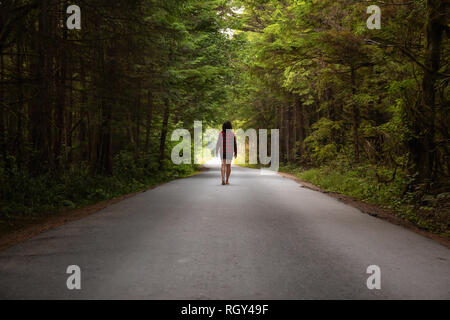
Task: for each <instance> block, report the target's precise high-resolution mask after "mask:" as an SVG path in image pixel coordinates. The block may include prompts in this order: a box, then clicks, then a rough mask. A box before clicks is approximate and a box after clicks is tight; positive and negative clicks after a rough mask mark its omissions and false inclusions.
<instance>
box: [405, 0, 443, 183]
mask: <svg viewBox="0 0 450 320" xmlns="http://www.w3.org/2000/svg"><path fill="white" fill-rule="evenodd" d="M446 5H447V4H446V3H445V1H444V0H427V13H426V30H425V35H426V45H425V54H424V58H425V59H424V61H425V62H424V65H425V68H426V69H425V74H424V77H423V80H422V101H421V103H420V105H419V107H418V109H419V110H417V111H416V112H413V117H412V118H413V119H411V122H412V125H413V129H414V130H413V132H414V133H415V135H414V137H413V138H412V140H411V144H410V149H411V154H412V158H413V161H414V170H415V171H416V172H418V179H419V182H423V181H426V180H429V179H433V178H434V174H435V168H436V161H437V156H436V143H435V121H436V101H435V85H436V81H437V79H438V72H439V69H440V66H441V45H442V39H443V33H444V31H445V28H446V22H445V18H446V14H445V13H446Z"/></svg>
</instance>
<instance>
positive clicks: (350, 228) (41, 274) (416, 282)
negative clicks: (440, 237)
mask: <svg viewBox="0 0 450 320" xmlns="http://www.w3.org/2000/svg"><path fill="white" fill-rule="evenodd" d="M219 176H220V172H219V171H218V168H212V169H211V170H210V171H207V172H204V173H202V174H200V175H198V176H194V177H191V178H188V179H183V180H178V181H173V182H171V183H168V184H166V185H163V186H160V187H158V188H156V189H154V190H151V191H147V192H145V193H142V194H139V195H137V196H136V197H133V198H130V199H127V200H125V201H123V202H120V203H118V204H115V205H113V206H111V207H108V208H107V209H104V210H102V211H100V212H99V213H97V214H94V215H92V216H90V217H88V218H85V219H82V220H80V221H76V222H73V223H69V224H67V225H64V226H61V227H59V228H56V229H54V230H51V231H49V232H46V233H44V234H41V235H40V236H38V237H36V238H34V239H32V240H30V241H28V242H26V243H23V244H20V245H17V246H15V247H13V248H10V249H8V250H6V251H4V252H2V253H0V299H258V300H259V299H450V250H449V249H448V248H446V247H444V246H442V245H440V244H438V243H436V242H434V241H432V240H429V239H427V238H424V237H423V236H420V235H418V234H416V233H414V232H412V231H409V230H406V229H404V228H402V227H399V226H396V225H392V224H390V223H388V222H385V221H383V220H380V219H377V218H374V217H371V216H369V215H366V214H363V213H361V212H360V211H358V210H357V209H355V208H352V207H350V206H347V205H345V204H343V203H340V202H339V201H337V200H336V199H334V198H331V197H329V196H327V195H325V194H322V193H319V192H315V191H311V190H309V189H305V188H302V187H301V186H300V185H299V184H297V183H296V182H294V181H292V180H290V179H287V178H283V177H281V176H278V175H276V176H265V175H261V174H260V172H259V170H252V169H244V168H237V167H234V168H233V173H232V178H231V180H230V181H231V185H229V186H222V185H221V180H220V177H219ZM69 265H78V266H79V267H80V268H81V286H82V289H81V290H73V291H71V290H68V289H67V286H66V280H67V278H68V277H69V275H68V274H66V269H67V267H68V266H69ZM370 265H378V266H379V267H380V268H381V290H369V289H368V288H367V285H366V281H367V278H368V277H369V276H370V275H369V274H367V273H366V270H367V267H368V266H370Z"/></svg>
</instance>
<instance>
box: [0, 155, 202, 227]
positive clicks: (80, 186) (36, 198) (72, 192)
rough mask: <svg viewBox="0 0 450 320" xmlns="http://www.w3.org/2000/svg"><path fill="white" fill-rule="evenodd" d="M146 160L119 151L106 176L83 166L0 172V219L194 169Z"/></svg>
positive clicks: (92, 199)
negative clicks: (45, 171) (44, 172)
mask: <svg viewBox="0 0 450 320" xmlns="http://www.w3.org/2000/svg"><path fill="white" fill-rule="evenodd" d="M146 161H148V159H146V158H145V157H143V158H141V159H137V160H136V159H134V156H133V154H131V153H127V152H124V151H123V152H121V153H120V154H119V155H117V157H116V161H115V163H116V166H115V173H114V175H113V176H109V177H106V176H98V175H92V174H91V173H90V172H89V170H87V169H84V170H83V169H74V170H70V171H68V172H66V173H65V174H64V175H61V176H52V175H41V176H38V177H31V176H29V175H27V174H26V173H25V172H23V171H18V170H13V171H11V172H10V173H9V175H8V176H7V177H6V176H3V175H2V176H1V177H2V180H1V181H0V182H1V186H0V193H1V194H2V200H0V220H5V218H6V220H8V219H11V218H14V217H17V216H29V215H39V214H49V213H52V212H57V211H59V210H61V209H64V208H78V207H82V206H85V205H88V204H93V203H96V202H99V201H102V200H108V199H112V198H116V197H119V196H122V195H125V194H129V193H133V192H138V191H141V190H145V189H146V188H149V187H151V186H153V185H156V184H159V183H162V182H166V181H170V180H173V179H177V178H182V177H186V176H189V175H191V174H193V173H194V172H195V170H196V167H194V166H189V165H181V166H174V165H172V164H171V163H167V165H166V166H165V170H164V171H161V170H159V169H158V168H157V166H156V165H152V163H154V162H148V163H147V162H146ZM146 163H147V164H149V165H148V166H145V164H146Z"/></svg>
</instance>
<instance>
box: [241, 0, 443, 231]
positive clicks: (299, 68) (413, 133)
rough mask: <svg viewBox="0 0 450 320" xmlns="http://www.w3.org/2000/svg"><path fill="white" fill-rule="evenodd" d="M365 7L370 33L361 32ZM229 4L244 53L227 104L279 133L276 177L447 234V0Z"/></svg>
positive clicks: (247, 121)
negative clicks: (372, 8)
mask: <svg viewBox="0 0 450 320" xmlns="http://www.w3.org/2000/svg"><path fill="white" fill-rule="evenodd" d="M372 4H376V5H378V6H380V8H381V13H382V20H381V29H374V30H370V29H369V28H368V27H367V25H366V21H367V19H368V18H369V15H368V14H367V7H368V6H369V5H372ZM236 6H242V7H245V11H244V12H243V14H242V15H241V16H240V17H237V20H238V21H237V26H236V28H237V29H240V30H242V31H243V33H240V34H237V35H236V37H239V38H242V39H243V40H245V45H244V49H243V50H242V51H241V52H240V59H239V63H238V64H239V65H240V74H239V78H240V80H239V81H237V83H238V85H237V86H236V91H237V94H236V95H235V98H234V100H233V102H232V107H233V108H235V110H236V111H237V114H238V116H237V117H236V119H245V125H246V126H248V127H254V128H268V127H276V128H280V129H281V142H280V146H281V149H282V159H283V160H284V162H285V163H286V164H287V166H286V167H285V168H284V170H288V171H292V172H294V173H295V172H300V173H301V174H300V176H302V177H303V178H305V179H309V180H310V181H313V182H315V183H318V184H322V185H323V186H325V187H327V188H328V189H331V190H332V191H338V192H343V193H349V194H350V195H354V196H357V197H358V198H361V199H363V200H370V201H372V202H376V203H379V204H383V205H388V206H390V207H396V206H397V207H402V211H404V212H405V213H403V215H405V218H407V219H409V220H411V221H413V222H414V223H417V224H419V225H421V226H422V227H424V228H431V229H433V227H430V224H433V223H429V222H430V221H434V222H436V221H438V223H437V225H438V226H436V224H434V227H435V228H436V229H438V230H440V231H442V230H448V226H449V223H450V219H449V205H448V196H449V193H448V192H449V191H450V185H449V184H450V180H449V170H450V158H449V155H450V154H449V151H450V149H449V147H450V139H449V138H450V135H449V134H450V131H449V123H450V117H449V115H450V114H449V108H450V103H449V86H448V84H449V80H450V66H449V62H450V60H449V50H450V45H449V40H448V36H449V33H450V29H449V14H448V10H449V8H448V7H449V6H448V2H447V3H446V2H445V1H419V0H417V1H401V0H396V1H348V0H337V1H325V0H316V1H252V0H249V1H240V2H238V4H236ZM299 167H300V169H298V168H299ZM319 167H320V168H321V169H320V170H311V171H309V172H305V169H308V168H319ZM302 172H303V173H302Z"/></svg>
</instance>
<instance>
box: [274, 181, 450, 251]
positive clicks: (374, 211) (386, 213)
mask: <svg viewBox="0 0 450 320" xmlns="http://www.w3.org/2000/svg"><path fill="white" fill-rule="evenodd" d="M278 174H279V175H280V176H282V177H285V178H287V179H291V180H294V181H295V182H297V183H298V184H299V185H300V187H302V188H307V189H310V190H314V191H317V192H321V193H324V194H327V195H329V196H330V197H333V198H335V199H337V200H339V201H341V202H343V203H345V204H347V205H350V206H352V207H354V208H356V209H358V210H360V211H361V212H363V213H365V214H368V215H371V216H373V217H376V218H379V219H382V220H385V221H388V222H390V223H392V224H395V225H398V226H402V227H404V228H406V229H409V230H411V231H414V232H416V233H418V234H420V235H422V236H424V237H426V238H429V239H432V240H434V241H436V242H438V243H440V244H441V245H443V246H445V247H447V248H450V239H448V238H446V237H443V236H440V235H437V234H434V233H431V232H429V231H426V230H422V229H420V228H419V227H417V226H416V225H414V224H412V223H411V222H408V221H405V220H403V219H401V218H399V217H397V216H396V215H395V213H394V212H393V211H392V210H388V209H385V208H381V207H379V206H377V205H374V204H371V203H367V202H363V201H361V200H358V199H355V198H353V197H349V196H345V195H342V194H339V193H335V192H330V191H325V190H322V189H320V188H319V187H317V186H315V185H313V184H311V183H309V182H306V181H303V180H302V179H300V178H298V177H296V176H295V175H292V174H289V173H285V172H279V173H278Z"/></svg>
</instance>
